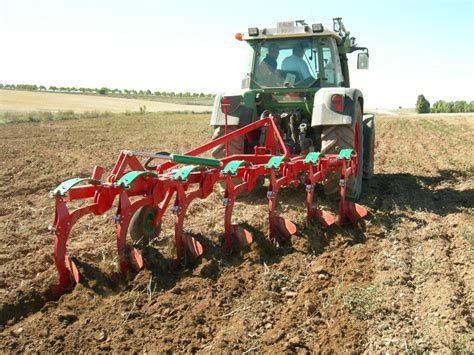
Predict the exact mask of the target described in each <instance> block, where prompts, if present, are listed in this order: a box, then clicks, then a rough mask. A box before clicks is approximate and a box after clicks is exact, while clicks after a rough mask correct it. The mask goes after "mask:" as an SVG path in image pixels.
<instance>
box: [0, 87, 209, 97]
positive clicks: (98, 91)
mask: <svg viewBox="0 0 474 355" xmlns="http://www.w3.org/2000/svg"><path fill="white" fill-rule="evenodd" d="M0 89H19V90H32V91H54V92H57V91H59V92H81V93H84V94H100V95H109V94H114V95H141V96H160V97H189V98H197V97H204V98H213V97H214V95H213V94H205V93H202V92H201V93H197V92H195V93H191V92H189V91H187V92H174V91H154V92H153V91H151V90H140V91H137V90H127V89H123V90H121V89H109V88H107V87H102V88H100V89H97V88H86V87H80V88H76V87H66V86H60V87H58V86H54V85H52V86H49V87H46V86H44V85H34V84H33V85H31V84H18V85H15V84H0Z"/></svg>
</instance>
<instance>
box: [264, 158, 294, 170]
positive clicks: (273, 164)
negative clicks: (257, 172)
mask: <svg viewBox="0 0 474 355" xmlns="http://www.w3.org/2000/svg"><path fill="white" fill-rule="evenodd" d="M284 161H285V162H286V161H290V158H288V157H285V156H277V157H271V159H270V160H269V161H268V163H267V165H265V168H266V169H275V170H277V169H280V165H281V163H282V162H284Z"/></svg>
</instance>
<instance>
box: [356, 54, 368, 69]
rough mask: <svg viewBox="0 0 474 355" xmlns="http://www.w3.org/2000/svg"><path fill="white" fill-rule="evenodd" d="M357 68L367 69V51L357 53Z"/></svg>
mask: <svg viewBox="0 0 474 355" xmlns="http://www.w3.org/2000/svg"><path fill="white" fill-rule="evenodd" d="M357 69H369V53H359V54H358V55H357Z"/></svg>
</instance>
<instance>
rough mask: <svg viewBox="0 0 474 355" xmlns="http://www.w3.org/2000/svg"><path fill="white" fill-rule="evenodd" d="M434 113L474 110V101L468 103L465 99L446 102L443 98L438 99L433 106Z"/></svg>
mask: <svg viewBox="0 0 474 355" xmlns="http://www.w3.org/2000/svg"><path fill="white" fill-rule="evenodd" d="M431 112H432V113H452V112H455V113H460V112H474V101H471V102H470V103H467V102H466V101H464V100H461V101H451V102H446V101H443V100H439V101H436V102H435V103H434V104H433V106H432V107H431Z"/></svg>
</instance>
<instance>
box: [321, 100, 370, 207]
mask: <svg viewBox="0 0 474 355" xmlns="http://www.w3.org/2000/svg"><path fill="white" fill-rule="evenodd" d="M348 148H350V149H354V151H355V152H356V153H357V159H358V160H357V165H358V167H357V174H356V176H355V177H354V176H352V177H350V178H349V179H348V181H347V189H346V198H347V199H349V200H353V201H355V200H357V199H358V198H359V196H360V194H361V192H362V176H363V162H364V135H363V125H362V109H361V107H360V103H359V102H358V101H357V102H356V104H355V107H354V116H353V120H352V125H333V126H323V131H322V134H321V153H323V154H338V153H339V151H340V150H341V149H348ZM339 177H340V174H338V173H330V174H328V175H327V177H326V179H325V180H324V182H323V185H324V192H325V193H326V195H327V196H328V197H329V198H337V197H338V196H339Z"/></svg>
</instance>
